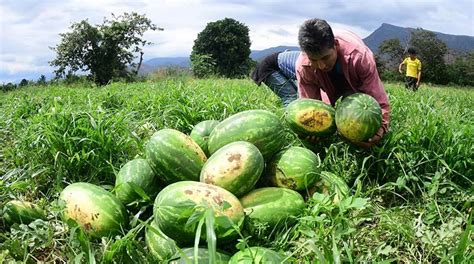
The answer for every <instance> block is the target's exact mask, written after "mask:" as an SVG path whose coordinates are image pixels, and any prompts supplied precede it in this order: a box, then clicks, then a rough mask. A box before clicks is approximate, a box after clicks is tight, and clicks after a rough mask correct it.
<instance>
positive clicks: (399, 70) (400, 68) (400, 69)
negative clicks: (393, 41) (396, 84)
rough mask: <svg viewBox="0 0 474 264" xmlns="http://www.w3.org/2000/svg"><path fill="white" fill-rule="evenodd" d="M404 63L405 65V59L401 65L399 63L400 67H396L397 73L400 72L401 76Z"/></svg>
mask: <svg viewBox="0 0 474 264" xmlns="http://www.w3.org/2000/svg"><path fill="white" fill-rule="evenodd" d="M405 63H406V59H404V60H403V61H402V63H400V65H398V72H400V73H401V74H403V69H402V67H403V65H404V64H405Z"/></svg>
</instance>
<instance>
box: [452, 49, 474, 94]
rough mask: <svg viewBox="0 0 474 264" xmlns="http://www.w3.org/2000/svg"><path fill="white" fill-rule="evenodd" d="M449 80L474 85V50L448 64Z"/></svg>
mask: <svg viewBox="0 0 474 264" xmlns="http://www.w3.org/2000/svg"><path fill="white" fill-rule="evenodd" d="M448 72H449V80H450V81H451V82H452V83H456V84H460V85H467V86H474V51H471V52H469V53H467V54H466V55H465V56H460V57H458V58H456V60H455V61H454V63H453V64H451V65H448Z"/></svg>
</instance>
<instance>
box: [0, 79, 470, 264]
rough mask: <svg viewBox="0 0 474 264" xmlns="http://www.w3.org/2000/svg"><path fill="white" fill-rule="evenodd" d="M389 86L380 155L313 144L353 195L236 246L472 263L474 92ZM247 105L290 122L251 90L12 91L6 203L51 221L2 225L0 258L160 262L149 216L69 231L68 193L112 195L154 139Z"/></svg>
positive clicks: (335, 256)
mask: <svg viewBox="0 0 474 264" xmlns="http://www.w3.org/2000/svg"><path fill="white" fill-rule="evenodd" d="M386 89H387V91H388V93H389V98H390V103H391V108H392V114H391V124H390V133H389V134H388V135H387V136H385V137H384V139H383V141H382V142H381V143H380V144H379V145H378V146H376V147H374V148H373V149H371V150H368V151H367V150H361V149H359V148H357V147H354V146H351V145H350V144H347V142H345V141H343V140H342V139H341V138H339V137H337V136H335V137H333V138H331V139H329V140H328V141H327V142H323V143H320V144H318V145H315V146H310V148H312V149H313V150H314V151H315V152H317V153H319V155H320V156H321V158H322V160H323V167H324V169H325V170H328V171H331V172H333V173H335V174H337V175H339V176H341V177H343V178H344V179H345V180H346V181H347V182H348V183H349V186H350V187H352V196H350V197H349V198H347V199H346V200H344V201H343V202H341V203H340V204H339V205H334V204H332V203H331V202H329V200H330V199H329V198H328V197H326V196H319V195H315V196H313V197H311V198H310V199H309V200H308V207H307V209H306V211H305V213H304V214H303V215H302V216H301V217H300V218H299V219H297V223H296V224H295V225H293V226H291V227H288V228H285V229H282V230H277V231H276V232H275V233H274V234H272V237H271V239H270V240H267V239H259V238H249V237H245V234H243V237H242V241H241V244H239V245H237V246H238V247H241V246H242V245H244V246H245V245H246V244H249V245H252V244H256V243H257V242H258V243H259V244H260V245H263V246H267V247H271V248H273V249H275V250H277V251H280V252H282V253H284V254H285V255H286V256H288V260H290V261H292V262H298V263H314V262H335V263H337V262H386V263H390V262H395V263H399V262H402V263H413V262H417V263H431V262H447V263H461V262H465V263H469V262H472V261H473V244H472V238H473V234H472V232H471V231H472V225H471V224H470V221H471V220H470V219H471V218H470V217H472V216H471V215H472V208H471V207H472V201H473V200H474V189H473V184H472V183H473V175H474V137H472V135H474V106H473V104H472V102H473V96H474V91H472V90H470V89H457V88H456V87H429V86H424V87H422V88H421V89H420V90H419V91H418V92H416V93H413V92H410V91H407V90H405V89H404V88H403V87H402V86H401V84H396V83H394V84H386ZM248 109H268V110H270V111H272V112H275V113H276V114H278V115H280V116H281V115H282V114H283V109H282V108H281V104H280V103H279V101H278V99H277V98H276V97H275V95H274V94H272V93H271V92H270V91H269V90H268V89H266V88H265V87H264V86H262V87H257V86H255V85H254V84H253V83H252V82H251V81H249V80H227V79H208V80H193V79H160V80H155V81H149V82H143V83H133V84H124V83H114V84H111V85H109V86H106V87H103V88H90V87H79V86H76V87H75V86H50V87H47V88H38V87H29V88H26V89H22V90H16V91H12V92H8V93H3V94H0V175H2V176H1V180H0V201H1V202H0V205H3V204H4V203H6V202H7V201H9V200H10V199H23V200H27V201H32V202H35V203H37V204H38V205H40V206H41V207H44V208H46V210H47V211H48V220H47V221H42V220H37V221H35V222H33V223H31V224H30V225H14V226H12V227H11V228H10V227H7V226H6V224H5V223H3V222H0V262H2V263H3V262H7V261H13V260H16V261H20V262H25V263H34V262H37V261H44V262H72V261H79V262H93V261H97V262H105V263H109V262H110V263H112V262H121V263H127V262H131V259H130V257H129V256H130V254H131V252H133V256H132V259H133V261H135V262H143V263H146V262H149V261H152V260H151V259H150V256H149V254H148V252H147V249H146V248H145V243H144V238H143V229H144V224H143V222H141V221H137V220H136V219H137V218H141V219H143V217H144V216H146V215H147V214H146V213H143V214H142V213H140V212H135V213H134V214H133V215H132V216H131V219H132V220H133V219H135V220H134V221H132V223H133V224H132V225H131V227H130V229H129V230H125V233H124V234H123V236H118V237H113V238H103V239H102V240H100V241H97V240H94V239H90V238H88V237H87V235H86V234H84V233H83V232H82V231H81V230H80V229H78V228H70V227H69V226H68V225H66V224H65V223H63V222H62V221H61V218H60V216H59V214H60V213H59V212H60V209H59V208H58V207H57V206H56V205H55V200H56V199H57V196H58V194H59V192H60V191H61V190H62V189H63V188H64V187H65V186H66V185H67V184H69V183H72V182H77V181H87V182H92V183H95V184H98V185H101V186H103V187H105V188H106V189H108V190H111V189H112V188H113V184H114V181H115V174H116V173H117V172H118V170H119V168H120V167H121V166H122V165H123V164H124V163H125V162H127V161H129V160H131V159H133V158H134V157H137V156H140V155H142V153H143V146H144V143H145V142H146V140H147V139H148V138H149V137H150V136H151V135H152V134H153V132H155V131H157V130H159V129H161V128H164V127H169V128H174V129H178V130H180V131H182V132H184V133H189V132H190V131H191V129H192V127H193V125H195V124H197V123H198V122H200V121H203V120H207V119H217V120H222V119H224V118H225V117H228V116H230V115H231V114H233V113H237V112H240V111H244V110H248ZM288 139H289V142H290V143H291V144H294V145H301V144H302V143H301V142H299V141H298V140H297V139H296V138H295V137H293V136H292V135H291V134H290V135H288ZM203 219H204V218H203ZM145 220H146V219H145ZM202 221H204V220H202ZM205 221H212V219H209V218H206V220H205ZM202 232H205V231H204V230H203V231H202ZM207 232H209V230H207ZM242 243H243V244H242ZM210 245H211V246H212V243H211V244H210ZM212 247H213V246H212ZM226 250H228V251H234V252H235V251H236V248H233V247H230V249H229V248H226Z"/></svg>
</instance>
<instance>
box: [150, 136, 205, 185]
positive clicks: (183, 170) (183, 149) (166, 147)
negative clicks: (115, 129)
mask: <svg viewBox="0 0 474 264" xmlns="http://www.w3.org/2000/svg"><path fill="white" fill-rule="evenodd" d="M145 155H146V159H147V160H148V163H149V164H150V166H151V168H152V169H153V170H154V171H155V172H156V173H157V174H158V177H159V178H160V179H162V180H163V181H164V182H166V183H173V182H177V181H185V180H193V181H198V180H199V174H200V172H201V168H202V166H203V165H204V163H205V162H206V160H207V157H206V154H204V152H203V151H202V149H201V148H200V147H199V145H198V144H197V143H196V142H194V140H192V138H191V137H189V136H188V135H186V134H183V133H181V132H179V131H178V130H174V129H167V128H165V129H162V130H160V131H158V132H156V133H155V134H153V136H152V137H151V138H150V140H149V141H148V143H147V144H146V146H145Z"/></svg>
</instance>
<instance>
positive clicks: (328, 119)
mask: <svg viewBox="0 0 474 264" xmlns="http://www.w3.org/2000/svg"><path fill="white" fill-rule="evenodd" d="M285 120H286V122H287V123H288V125H289V126H290V128H291V129H292V130H293V131H294V132H295V133H296V134H298V135H300V136H316V137H328V136H330V135H333V134H334V133H335V132H336V123H335V110H334V108H333V107H332V106H331V105H329V104H326V103H324V102H323V101H320V100H315V99H309V98H302V99H298V100H295V101H293V102H291V103H290V104H289V105H288V106H287V108H286V112H285Z"/></svg>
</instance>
